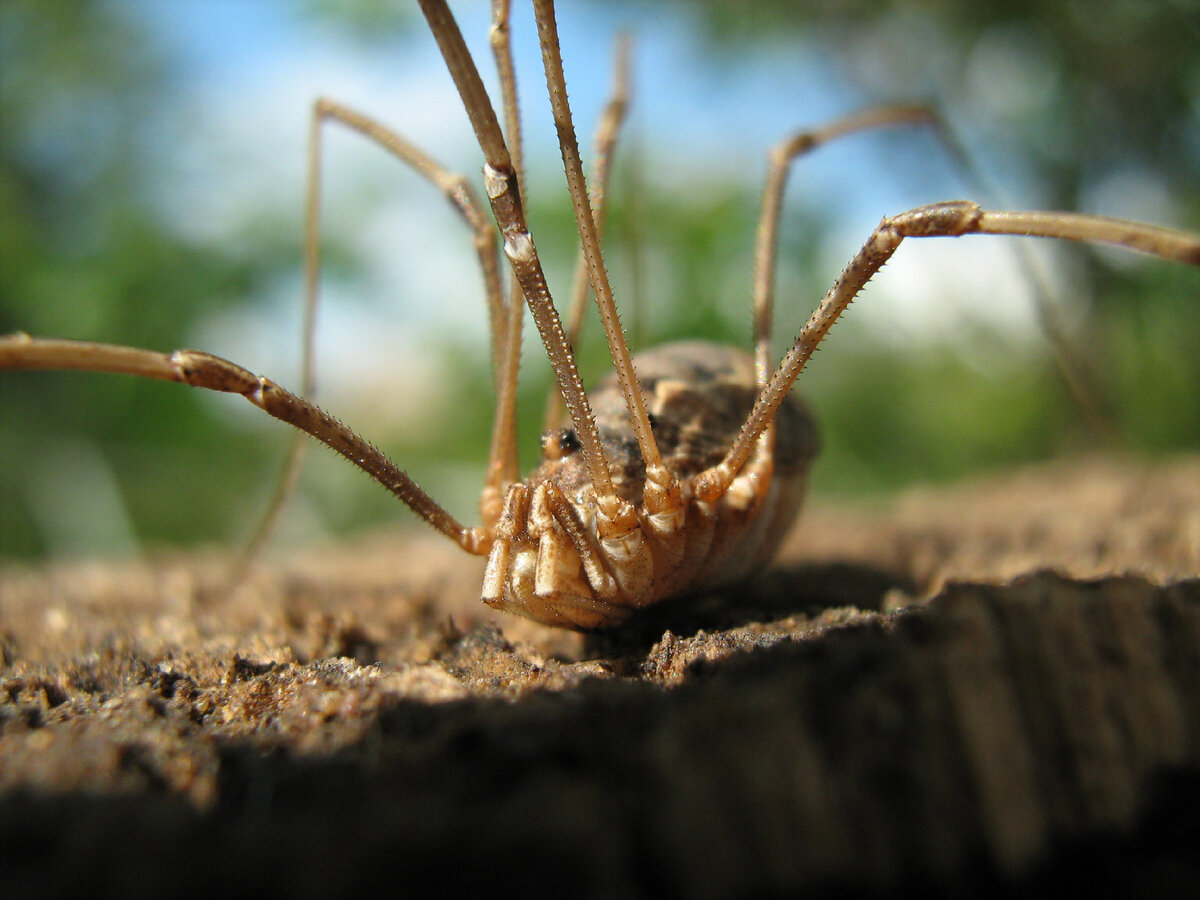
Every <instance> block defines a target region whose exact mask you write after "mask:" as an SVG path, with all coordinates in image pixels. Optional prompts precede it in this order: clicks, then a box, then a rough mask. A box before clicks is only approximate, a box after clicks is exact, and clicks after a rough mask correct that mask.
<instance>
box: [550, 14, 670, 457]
mask: <svg viewBox="0 0 1200 900" xmlns="http://www.w3.org/2000/svg"><path fill="white" fill-rule="evenodd" d="M533 8H534V13H535V16H536V18H537V26H538V37H539V40H540V43H541V46H542V62H543V65H544V68H545V70H546V84H547V87H548V88H549V92H550V105H551V107H552V109H553V111H554V124H555V126H556V128H557V130H558V143H559V149H560V150H561V151H562V157H563V167H564V169H565V170H566V175H567V186H568V188H569V190H570V194H571V204H572V205H573V206H574V208H575V224H576V226H577V227H578V229H579V238H580V242H581V243H582V245H583V255H584V258H585V259H586V260H587V265H588V273H589V275H590V276H591V281H592V290H593V292H594V293H595V295H596V305H597V307H598V308H599V310H600V322H601V324H603V326H604V334H605V337H606V338H607V339H608V347H609V350H610V351H611V352H612V359H613V366H614V368H615V369H616V373H617V382H618V384H619V385H620V387H621V393H622V395H623V396H624V398H625V407H626V409H627V410H628V411H629V418H630V422H631V424H632V426H633V432H634V434H635V435H636V436H637V442H638V449H639V450H640V451H641V454H642V459H643V460H645V463H646V472H647V477H648V478H650V479H654V478H655V476H654V475H653V474H651V473H655V472H661V471H665V469H664V467H663V464H662V455H661V454H660V453H659V450H658V442H657V441H656V440H655V439H654V432H653V431H651V429H650V417H649V416H648V414H647V413H646V401H645V400H644V398H643V397H642V391H641V388H640V387H639V386H638V382H637V374H636V373H635V372H634V370H633V361H632V359H631V358H630V355H629V346H628V345H627V343H626V341H625V334H624V332H623V331H622V330H621V318H620V315H619V314H618V312H617V304H616V300H615V299H614V298H613V293H612V286H611V285H610V284H609V281H608V271H607V270H606V269H605V267H604V260H603V257H602V256H601V253H600V240H599V237H598V236H597V233H596V219H595V217H594V215H593V214H592V208H591V203H590V202H589V200H588V191H587V181H586V179H585V178H584V175H583V162H582V160H581V158H580V155H579V142H578V141H577V140H576V138H575V126H574V123H573V122H572V120H571V108H570V105H569V104H568V102H567V86H566V79H565V77H564V75H563V63H562V53H561V52H560V48H559V42H558V25H557V23H556V22H555V18H554V2H553V0H534V3H533Z"/></svg>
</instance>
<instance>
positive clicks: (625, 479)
mask: <svg viewBox="0 0 1200 900" xmlns="http://www.w3.org/2000/svg"><path fill="white" fill-rule="evenodd" d="M633 363H634V366H635V368H636V369H637V372H638V382H639V384H640V386H641V390H642V395H643V398H644V399H645V403H646V409H647V411H648V413H649V416H650V423H651V427H652V429H653V431H654V435H655V438H656V439H657V441H658V446H659V449H660V450H661V452H662V458H663V464H664V465H665V466H666V468H667V469H668V471H669V472H670V473H671V474H672V475H673V476H674V477H675V479H676V480H677V481H678V483H679V484H680V486H681V493H682V503H683V521H682V523H680V524H679V527H678V533H679V534H680V535H681V541H680V542H679V543H680V544H681V547H680V548H679V552H677V553H674V554H672V553H670V552H664V550H663V548H662V547H661V546H660V541H659V539H658V537H657V536H656V534H657V533H656V531H655V529H654V528H653V527H650V526H649V524H648V523H647V522H646V519H647V516H648V514H647V512H646V510H645V506H644V503H643V489H644V486H645V481H646V466H645V463H644V462H643V461H642V458H641V455H640V454H639V452H638V443H637V439H636V436H635V435H634V432H633V428H632V426H631V425H630V423H629V415H628V413H627V412H626V409H625V404H624V399H623V397H622V395H621V392H620V388H619V387H618V385H617V382H616V378H615V376H611V375H610V376H609V377H608V378H606V379H605V380H604V381H602V382H601V383H600V384H599V385H598V386H597V387H596V388H595V389H593V390H591V391H589V392H588V397H589V399H590V400H591V403H592V411H593V413H594V415H595V419H596V427H597V430H598V432H599V435H600V441H601V444H602V445H603V447H604V450H605V456H606V458H607V459H608V464H609V471H610V473H611V476H612V483H613V488H614V490H615V491H616V493H617V496H618V497H620V498H621V499H622V500H624V501H626V502H628V503H630V504H632V506H633V507H634V508H635V509H636V510H637V511H638V518H639V524H640V525H641V526H642V527H640V528H639V529H638V536H637V538H636V540H635V542H636V541H641V542H643V546H645V547H646V549H648V551H649V558H650V569H651V572H650V578H649V584H648V585H644V586H643V585H639V589H637V590H631V589H627V588H626V587H625V586H623V585H622V577H621V576H622V574H623V573H622V572H621V571H620V570H619V566H620V563H619V562H618V561H616V560H613V559H612V558H610V557H608V556H607V555H606V554H605V553H604V550H603V546H602V542H601V541H600V539H599V537H598V535H597V530H596V522H595V516H594V515H593V513H592V510H594V509H595V504H596V501H595V492H594V490H593V488H592V484H591V481H590V479H589V477H588V472H587V469H586V467H585V465H584V463H583V460H582V459H581V456H580V453H579V452H578V448H579V444H578V439H577V437H576V436H575V434H574V431H573V430H571V429H565V430H564V431H562V432H561V433H554V434H550V435H548V436H547V439H546V440H544V441H543V447H544V456H545V457H546V458H545V459H543V461H542V463H541V464H540V465H539V466H538V467H537V468H536V469H535V470H534V471H533V472H532V473H530V475H529V477H528V478H526V479H525V481H524V483H522V484H519V485H515V486H514V487H515V488H516V493H517V494H518V495H520V497H521V499H519V500H517V499H513V500H510V501H509V504H508V506H509V508H510V509H511V510H512V515H513V518H514V521H513V522H512V524H511V525H510V526H509V527H510V528H511V532H512V536H511V537H507V538H503V539H502V538H498V539H497V542H496V543H495V544H494V545H493V547H492V552H491V558H490V560H489V567H488V572H489V575H488V578H487V579H485V583H484V599H485V601H486V602H488V603H489V604H491V605H492V606H495V607H497V608H499V609H503V610H507V611H509V612H514V613H518V614H520V615H524V616H528V617H529V618H533V619H537V620H538V621H540V622H543V623H545V624H550V625H560V626H565V627H568V628H577V629H587V630H591V629H598V628H611V627H613V626H615V625H618V624H620V623H621V622H622V621H623V620H624V619H625V618H626V617H627V616H628V615H629V614H630V613H632V612H633V611H634V610H635V609H637V608H639V607H643V606H647V605H649V604H652V603H657V602H659V601H661V600H664V599H667V598H669V597H673V596H677V595H680V594H685V593H687V592H688V591H689V590H690V589H694V588H695V587H697V586H703V587H712V586H716V585H719V584H723V583H726V582H729V581H733V580H736V579H738V578H741V577H744V576H745V575H746V574H748V573H749V572H752V571H754V570H755V569H757V568H759V567H761V566H762V565H764V564H766V563H767V562H769V561H770V559H771V557H772V555H773V554H774V552H775V549H776V547H778V545H779V541H780V540H781V539H782V537H783V535H784V533H785V532H786V531H787V529H788V527H789V526H790V525H791V524H792V522H793V521H795V518H796V515H797V513H798V512H799V510H800V506H801V503H802V502H803V498H804V489H805V485H806V481H807V475H808V470H809V466H810V465H811V463H812V461H813V459H814V458H815V457H816V454H817V449H818V440H817V432H816V427H815V425H814V424H813V420H812V417H811V415H810V414H809V412H808V409H807V408H806V407H805V405H804V404H803V402H802V401H801V400H800V399H799V398H798V397H797V396H795V395H789V396H788V398H787V399H786V400H785V401H784V403H783V405H782V406H781V407H780V409H779V412H778V414H777V416H776V419H775V425H776V428H775V446H774V450H773V463H768V462H767V461H766V458H767V457H769V456H770V455H771V454H763V456H764V458H763V459H760V460H753V461H752V463H751V465H750V466H748V470H749V472H748V474H747V477H746V478H744V479H743V480H742V483H741V484H740V485H738V488H735V489H731V490H730V491H729V492H727V493H726V494H725V496H724V497H722V498H721V500H719V501H718V502H717V503H715V504H706V503H702V502H701V501H699V500H697V499H696V498H695V497H694V496H693V494H692V490H691V483H692V479H693V478H694V477H695V476H696V475H698V474H700V473H701V472H703V471H705V470H706V469H708V468H710V467H712V466H715V465H717V464H718V463H719V462H720V461H721V459H722V458H723V457H724V456H725V454H726V452H728V450H729V447H730V446H732V444H733V442H734V440H735V439H736V438H737V436H738V433H739V431H740V430H741V427H742V425H743V423H744V422H745V421H746V417H747V416H748V415H749V413H750V409H751V407H752V406H753V405H754V398H755V396H756V394H757V387H756V385H755V374H754V360H753V358H752V357H751V356H750V354H748V353H746V352H745V351H742V350H738V349H736V348H733V347H725V346H721V345H717V344H707V343H701V342H697V341H689V342H681V343H675V344H667V345H664V346H662V347H658V348H655V349H654V350H650V351H647V352H646V353H642V354H639V355H638V356H637V357H635V358H634V360H633ZM549 485H553V488H554V489H556V490H557V492H559V493H560V494H561V496H562V498H563V499H564V500H565V501H566V503H567V505H569V507H570V509H571V511H572V514H573V517H574V519H575V520H576V522H577V523H578V525H579V529H580V533H581V534H582V535H583V538H584V539H585V540H586V541H587V542H588V544H589V545H590V547H591V549H592V551H593V552H594V554H595V558H596V560H597V561H598V563H599V569H600V570H601V572H602V574H600V575H599V576H598V575H597V574H596V573H593V574H591V575H589V572H588V571H587V569H586V567H585V566H584V565H583V561H582V558H581V555H580V552H579V550H577V549H576V547H575V546H574V544H573V542H572V540H571V536H570V533H569V531H568V529H567V528H564V527H563V525H562V524H560V523H559V522H558V521H557V519H556V518H555V516H554V512H553V509H552V507H551V500H550V493H551V488H550V487H549ZM512 496H513V489H512V488H510V497H512ZM584 552H585V554H586V551H584ZM539 573H542V576H541V578H540V580H539Z"/></svg>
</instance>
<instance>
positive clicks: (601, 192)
mask: <svg viewBox="0 0 1200 900" xmlns="http://www.w3.org/2000/svg"><path fill="white" fill-rule="evenodd" d="M613 55H614V58H615V63H614V65H613V86H612V93H611V94H610V95H609V98H608V102H607V103H606V104H605V105H604V110H603V111H602V112H601V113H600V122H599V124H598V125H597V126H596V138H595V145H594V147H593V148H592V177H591V179H589V181H588V184H589V191H588V192H589V195H590V200H591V204H592V215H593V216H594V217H595V220H596V235H597V237H603V236H604V220H605V214H606V213H607V212H608V204H607V202H606V201H607V199H608V182H609V176H610V175H611V174H612V154H613V150H614V149H615V148H616V143H617V137H618V136H619V135H620V131H621V125H622V124H623V123H624V122H625V117H626V115H627V114H628V111H629V38H628V36H627V35H620V36H619V37H618V38H617V46H616V49H615V51H614V54H613ZM589 287H590V282H589V280H588V269H587V259H586V258H585V257H584V255H583V253H582V252H580V254H579V261H578V262H577V263H576V264H575V274H574V275H573V276H572V278H571V295H570V299H569V301H568V302H569V306H568V311H567V322H566V327H567V340H568V341H570V343H571V346H572V347H577V346H579V335H580V333H581V332H582V331H583V314H584V312H586V310H587V294H588V288H589ZM561 419H562V398H561V397H559V395H558V393H557V392H551V394H550V396H549V398H548V399H547V401H546V415H545V416H544V418H543V430H544V431H548V430H550V429H551V428H554V427H556V426H557V425H558V423H559V422H560V421H561Z"/></svg>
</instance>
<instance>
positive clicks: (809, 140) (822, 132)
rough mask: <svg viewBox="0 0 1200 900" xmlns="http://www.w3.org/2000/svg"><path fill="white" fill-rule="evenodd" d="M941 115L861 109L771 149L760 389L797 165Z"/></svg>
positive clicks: (762, 256)
mask: <svg viewBox="0 0 1200 900" xmlns="http://www.w3.org/2000/svg"><path fill="white" fill-rule="evenodd" d="M938 124H939V119H938V117H937V114H936V113H934V111H933V110H932V109H930V108H929V107H927V106H912V105H909V106H904V105H900V106H880V107H873V108H870V109H864V110H860V111H858V112H854V113H851V114H850V115H847V116H841V117H839V118H837V119H834V120H833V121H831V122H826V123H825V124H823V125H820V126H818V127H817V128H811V129H806V130H804V131H798V132H796V133H795V134H792V135H789V136H788V137H786V138H784V139H783V140H781V141H779V143H777V144H775V146H773V147H772V148H771V149H770V150H769V151H768V152H767V178H766V185H765V186H764V188H763V201H762V212H761V214H760V215H759V220H758V230H757V231H756V239H755V246H754V273H753V276H752V284H753V292H754V293H753V296H754V365H755V372H756V374H757V378H758V385H759V387H760V388H762V387H765V386H766V383H767V379H768V378H769V377H770V375H771V331H772V328H771V322H772V319H773V316H774V306H775V273H776V267H775V258H776V255H777V254H778V252H779V216H780V213H781V212H782V209H783V194H784V190H785V189H786V187H787V179H788V176H789V175H790V174H791V170H792V164H793V163H795V161H796V159H797V158H798V157H801V156H803V155H804V154H806V153H810V152H812V151H813V150H816V149H817V148H818V147H821V146H823V145H825V144H828V143H829V142H830V141H835V140H837V139H838V138H842V137H846V136H847V135H851V134H855V133H857V132H860V131H869V130H872V129H876V128H889V127H892V126H897V125H922V126H926V127H935V126H937V125H938Z"/></svg>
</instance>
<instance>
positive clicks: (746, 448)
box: [693, 200, 1200, 503]
mask: <svg viewBox="0 0 1200 900" xmlns="http://www.w3.org/2000/svg"><path fill="white" fill-rule="evenodd" d="M966 234H995V235H999V234H1008V235H1023V236H1026V237H1046V238H1059V239H1063V240H1072V241H1087V242H1095V243H1104V244H1115V245H1117V246H1121V247H1127V248H1128V249H1130V250H1137V251H1140V252H1142V253H1148V254H1150V255H1152V256H1159V257H1161V258H1163V259H1168V260H1175V261H1178V262H1183V263H1189V264H1191V265H1200V238H1197V237H1196V236H1194V235H1190V234H1186V233H1184V232H1181V231H1175V230H1172V229H1169V228H1159V227H1156V226H1153V225H1144V224H1141V223H1139V222H1129V221H1125V220H1123V219H1113V218H1108V217H1106V216H1094V215H1087V214H1084V213H1062V212H1058V213H1053V212H1051V213H1045V212H987V211H985V210H982V209H980V208H979V206H978V204H975V203H971V202H969V201H965V200H964V201H952V202H948V203H935V204H931V205H929V206H922V207H918V208H917V209H912V210H909V211H908V212H904V213H901V214H900V215H898V216H891V217H888V218H885V219H884V220H883V221H882V222H881V223H880V224H879V226H878V227H877V228H876V229H875V231H874V233H873V234H872V235H871V237H870V239H869V240H868V241H867V243H866V244H865V245H864V246H863V248H862V250H860V251H859V252H858V254H857V255H856V256H855V257H854V259H853V260H851V262H850V264H849V265H848V266H846V268H845V269H844V270H843V272H842V274H841V275H840V276H839V277H838V279H837V281H835V282H834V284H833V287H831V288H830V289H829V292H828V293H826V295H825V297H824V299H823V300H822V301H821V303H820V305H819V306H818V307H817V309H816V311H815V312H814V313H813V314H812V317H811V318H810V319H809V320H808V322H807V324H805V326H804V328H803V329H802V330H801V332H800V334H799V336H798V337H797V338H796V340H795V343H794V344H793V345H792V349H791V350H789V351H788V353H787V354H786V355H785V356H784V358H783V361H782V362H781V363H780V365H779V368H777V369H776V370H775V374H774V375H773V376H772V377H771V379H770V381H769V382H768V384H767V386H766V388H765V389H764V390H763V391H762V392H761V393H760V394H759V397H758V400H757V401H756V402H755V405H754V409H753V410H752V411H751V413H750V416H749V418H747V420H746V423H745V425H744V426H743V427H742V431H741V434H740V435H739V436H738V439H737V440H736V441H735V442H734V444H733V446H732V447H731V448H730V450H729V453H728V454H726V456H725V458H724V459H723V460H722V461H721V462H720V463H719V464H717V465H716V466H714V467H713V468H711V469H709V470H707V471H706V472H703V473H701V474H700V475H698V476H697V477H696V480H695V482H694V485H693V487H694V490H695V493H696V496H697V497H698V498H700V499H701V500H704V501H706V502H710V503H711V502H715V501H716V500H718V499H719V498H720V497H721V496H723V495H724V493H725V492H726V491H727V490H728V489H729V485H730V483H731V482H732V481H733V479H734V477H735V476H736V474H737V473H738V472H739V471H740V470H741V468H742V466H743V465H744V464H745V463H746V460H747V459H749V457H750V454H751V453H752V452H753V450H754V446H755V443H756V442H757V441H758V438H759V435H760V434H762V433H763V430H764V429H765V428H766V427H767V426H768V425H769V424H770V422H771V421H772V420H773V419H774V417H775V412H776V410H777V409H778V408H779V404H780V403H781V402H782V401H783V398H784V397H785V396H786V395H787V392H788V391H789V390H790V389H791V387H792V384H793V383H794V382H795V380H796V377H797V376H798V375H799V374H800V372H801V370H802V369H803V368H804V366H805V364H806V363H807V362H808V360H809V358H810V357H811V356H812V354H813V351H815V350H816V348H817V347H818V346H819V345H820V343H821V341H822V340H824V338H825V335H826V334H828V333H829V329H830V328H832V327H833V324H834V322H836V321H837V319H838V317H839V316H840V315H841V314H842V313H843V312H844V311H845V309H846V307H847V306H849V305H850V303H851V301H853V300H854V298H855V297H857V296H858V294H859V292H860V291H861V290H862V289H863V287H864V286H865V285H866V283H867V282H868V281H869V280H870V279H871V277H872V276H873V275H874V274H875V273H876V272H878V271H879V269H880V268H882V267H883V265H884V264H885V263H886V262H887V261H888V260H889V259H891V257H892V254H894V253H895V252H896V249H897V248H898V247H899V246H900V243H901V242H902V241H903V240H904V238H906V237H959V236H961V235H966Z"/></svg>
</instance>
